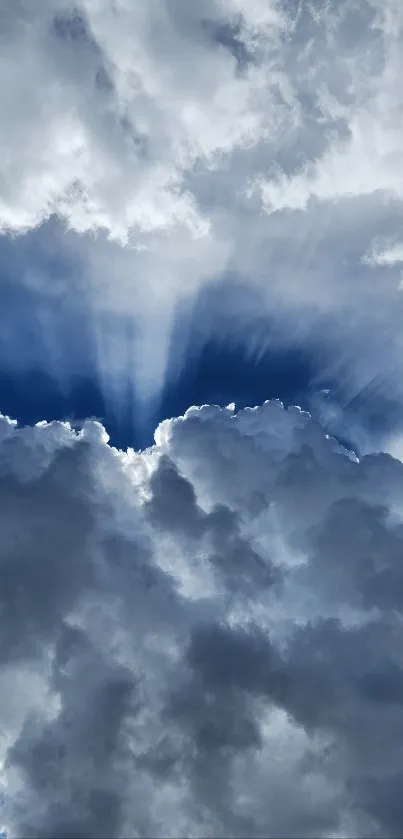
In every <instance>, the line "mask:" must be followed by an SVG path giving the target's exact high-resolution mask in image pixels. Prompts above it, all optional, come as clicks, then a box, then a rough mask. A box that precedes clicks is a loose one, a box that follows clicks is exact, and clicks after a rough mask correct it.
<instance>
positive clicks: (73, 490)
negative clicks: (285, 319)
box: [0, 403, 403, 839]
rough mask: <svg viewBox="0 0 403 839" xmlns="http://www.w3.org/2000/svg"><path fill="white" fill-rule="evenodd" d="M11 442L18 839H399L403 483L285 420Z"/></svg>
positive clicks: (1, 454) (11, 709)
mask: <svg viewBox="0 0 403 839" xmlns="http://www.w3.org/2000/svg"><path fill="white" fill-rule="evenodd" d="M0 432H1V433H0V438H1V442H0V478H1V508H0V511H1V512H0V514H1V532H2V551H1V555H0V558H1V563H0V575H1V581H2V610H1V615H0V620H1V627H2V646H1V653H2V656H1V668H2V684H3V689H2V698H1V702H0V711H1V713H0V724H1V725H0V733H1V738H0V742H1V744H2V764H3V769H2V774H1V776H0V777H1V781H2V784H3V790H4V793H3V794H4V807H3V810H4V823H5V826H6V828H7V830H8V832H9V834H10V836H15V837H22V836H30V837H32V839H35V837H38V839H39V837H41V836H46V837H51V836H57V837H60V839H61V837H67V836H77V837H78V836H85V837H87V839H90V837H94V839H95V837H97V836H105V837H106V836H115V837H122V839H123V837H124V836H127V835H138V836H148V837H152V836H166V835H168V836H175V835H199V836H205V837H213V836H217V835H218V836H233V837H239V838H241V837H244V836H253V837H256V839H257V837H263V836H272V837H274V836H281V837H284V838H285V837H287V836H290V835H298V836H301V837H302V836H303V837H307V839H308V837H311V839H312V837H315V836H318V835H319V836H321V837H323V839H327V837H328V836H329V835H334V834H335V833H337V834H338V835H341V836H343V837H348V836H351V835H359V836H371V837H373V838H374V839H375V837H377V839H380V837H382V836H384V835H390V836H398V835H399V829H400V824H401V821H400V819H401V808H400V797H399V794H398V790H399V788H400V787H399V784H400V780H401V776H402V772H403V765H402V760H401V748H400V743H401V739H402V736H403V713H402V707H403V660H402V655H401V602H400V597H399V592H400V589H401V570H400V565H401V562H400V558H401V551H400V546H401V540H402V531H401V520H400V519H401V515H400V509H401V500H402V495H403V493H402V488H403V472H402V469H403V467H402V466H401V464H400V463H399V462H398V461H395V460H393V459H392V458H386V457H384V456H373V457H372V458H368V459H366V458H364V459H363V460H362V461H360V462H358V461H357V460H354V459H352V458H351V456H347V454H348V453H346V452H343V451H342V450H341V449H340V446H339V445H338V444H336V443H335V442H334V441H332V440H331V439H327V438H325V437H324V436H323V434H322V433H321V431H320V428H319V427H318V426H317V425H316V424H315V423H313V421H312V420H311V419H310V418H309V416H308V415H306V414H302V413H301V412H298V411H295V410H294V411H292V410H291V411H284V410H283V408H282V407H281V405H279V404H278V403H267V404H265V405H263V406H261V407H260V408H258V409H256V410H254V411H241V412H239V414H237V415H234V413H233V412H232V411H231V410H230V409H224V410H222V409H218V408H214V407H212V406H209V407H207V406H206V407H204V408H203V409H191V410H190V412H189V413H188V414H187V415H186V416H185V417H184V418H179V419H177V420H170V421H165V422H164V423H162V424H161V425H160V427H159V428H158V430H157V432H156V439H157V443H156V445H155V446H154V447H153V448H152V449H149V450H147V451H145V452H142V453H135V452H130V451H129V452H128V453H122V452H118V451H117V450H114V449H112V448H110V447H109V446H108V444H107V441H106V438H105V435H104V434H103V432H102V428H101V427H100V426H99V425H98V424H97V423H95V422H93V423H86V425H85V426H84V428H83V430H82V432H80V433H78V432H74V431H73V430H72V429H71V428H70V427H69V426H67V425H62V424H57V423H56V424H52V425H43V426H42V427H36V428H25V429H18V428H15V427H13V426H12V425H11V424H10V423H9V422H8V421H6V420H2V424H1V428H0ZM248 459H249V460H248ZM248 464H249V465H248Z"/></svg>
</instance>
